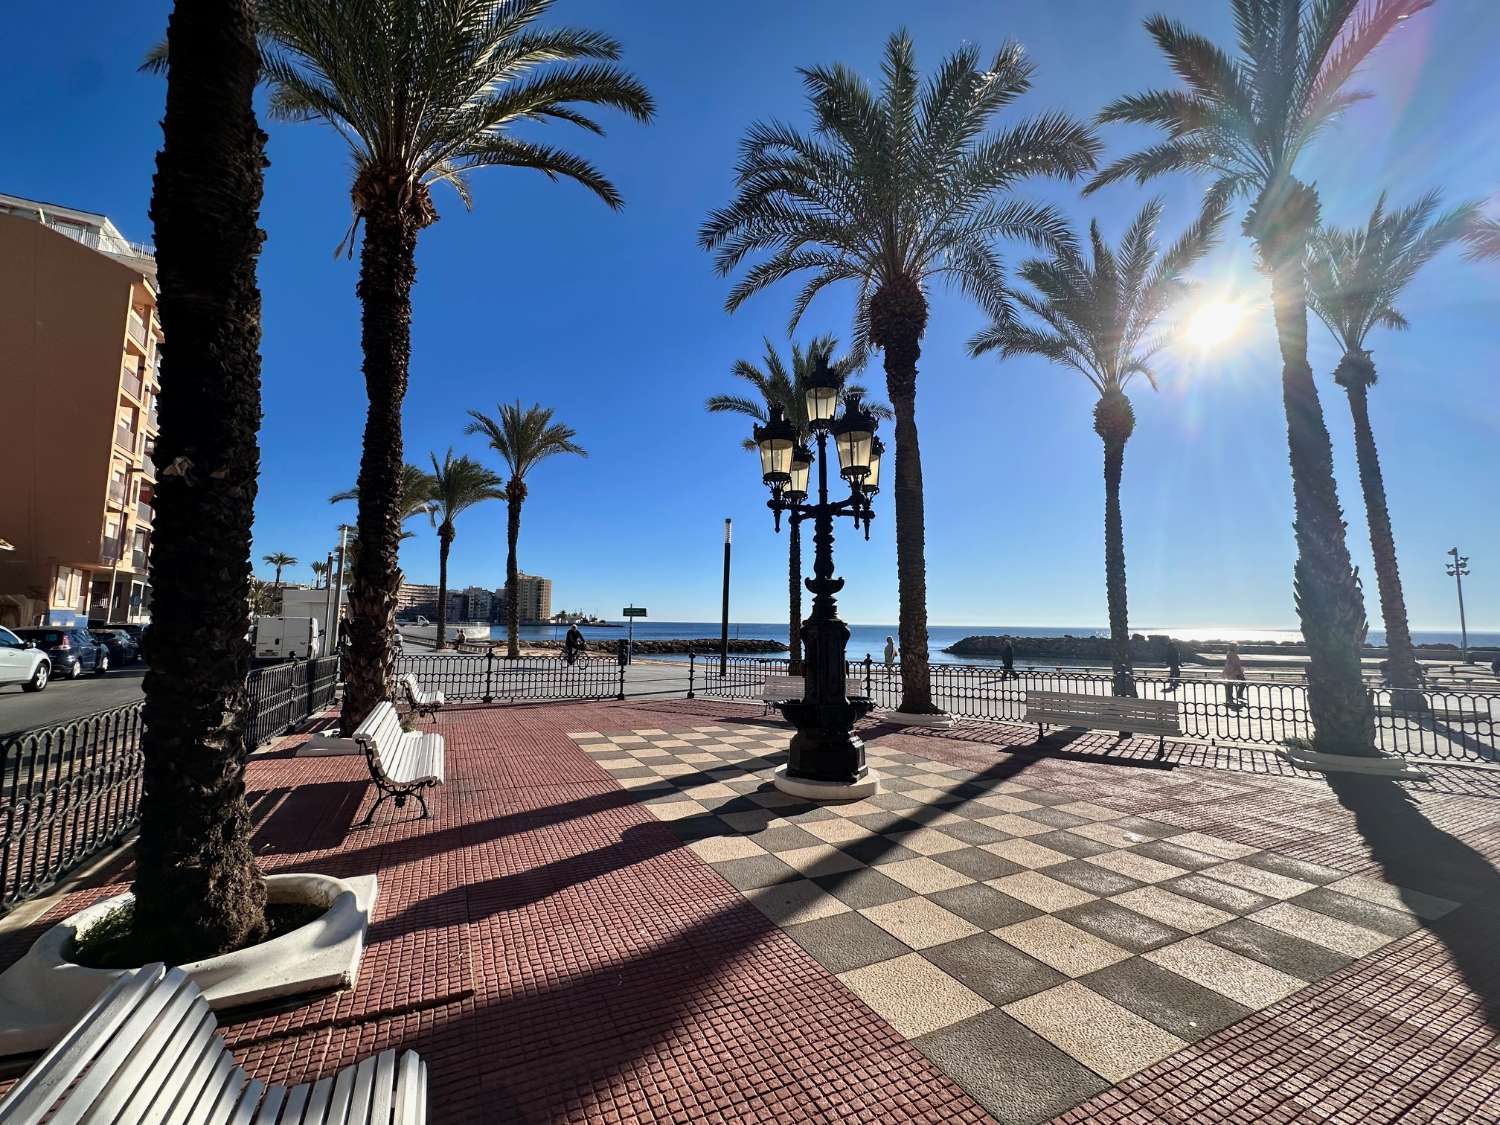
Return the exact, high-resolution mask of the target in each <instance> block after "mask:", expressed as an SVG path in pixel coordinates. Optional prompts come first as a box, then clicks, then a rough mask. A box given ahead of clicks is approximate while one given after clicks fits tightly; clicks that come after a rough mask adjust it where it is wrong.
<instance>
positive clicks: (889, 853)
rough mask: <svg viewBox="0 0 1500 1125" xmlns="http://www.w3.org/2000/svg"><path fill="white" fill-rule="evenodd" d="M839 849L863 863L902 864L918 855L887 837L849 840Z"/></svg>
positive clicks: (840, 845)
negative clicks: (903, 861)
mask: <svg viewBox="0 0 1500 1125" xmlns="http://www.w3.org/2000/svg"><path fill="white" fill-rule="evenodd" d="M837 847H838V849H839V850H840V851H843V852H848V853H849V854H850V855H852V856H853V857H854V858H855V859H857V860H859V861H860V862H861V863H866V864H871V865H873V864H877V863H900V862H901V861H902V860H906V859H916V858H917V853H916V852H914V851H912V850H911V849H910V848H903V847H902V846H901V845H900V844H898V843H896V842H895V841H894V840H891V839H888V838H886V837H885V836H866V837H865V838H864V839H863V840H847V841H844V842H842V843H839V844H838V845H837Z"/></svg>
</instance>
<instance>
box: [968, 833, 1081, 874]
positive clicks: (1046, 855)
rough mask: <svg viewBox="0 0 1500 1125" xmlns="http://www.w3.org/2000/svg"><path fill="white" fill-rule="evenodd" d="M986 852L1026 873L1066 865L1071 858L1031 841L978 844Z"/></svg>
mask: <svg viewBox="0 0 1500 1125" xmlns="http://www.w3.org/2000/svg"><path fill="white" fill-rule="evenodd" d="M979 846H980V847H981V848H983V849H984V850H985V851H987V852H991V853H993V854H994V855H997V856H999V857H1000V858H1001V859H1008V860H1010V861H1011V862H1012V863H1019V864H1020V865H1021V866H1022V867H1024V868H1026V869H1027V870H1028V871H1035V870H1038V869H1039V868H1046V867H1050V866H1051V865H1052V864H1054V863H1066V862H1068V860H1069V859H1070V858H1071V857H1070V856H1068V855H1067V854H1066V853H1064V852H1057V851H1053V850H1052V849H1051V848H1044V847H1042V845H1041V844H1038V843H1034V842H1033V841H1031V840H1001V841H1000V842H999V843H995V844H980V845H979Z"/></svg>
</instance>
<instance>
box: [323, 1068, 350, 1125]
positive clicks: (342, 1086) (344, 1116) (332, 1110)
mask: <svg viewBox="0 0 1500 1125" xmlns="http://www.w3.org/2000/svg"><path fill="white" fill-rule="evenodd" d="M353 1092H354V1068H353V1067H352V1066H346V1067H344V1068H343V1069H342V1070H340V1071H339V1072H338V1073H337V1074H336V1075H334V1076H333V1096H332V1098H331V1099H330V1100H329V1103H328V1120H327V1121H326V1122H325V1125H349V1098H350V1096H351V1095H352V1094H353Z"/></svg>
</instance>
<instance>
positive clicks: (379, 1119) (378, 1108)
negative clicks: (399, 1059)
mask: <svg viewBox="0 0 1500 1125" xmlns="http://www.w3.org/2000/svg"><path fill="white" fill-rule="evenodd" d="M395 1078H396V1052H395V1051H394V1050H393V1049H391V1048H386V1049H385V1050H384V1051H381V1052H380V1054H378V1055H376V1056H375V1088H374V1089H373V1090H372V1091H371V1097H370V1121H371V1122H374V1123H377V1125H385V1123H386V1122H387V1121H389V1120H390V1119H391V1098H392V1095H394V1094H395V1092H396V1091H395Z"/></svg>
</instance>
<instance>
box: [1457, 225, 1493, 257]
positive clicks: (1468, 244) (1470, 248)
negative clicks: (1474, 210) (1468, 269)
mask: <svg viewBox="0 0 1500 1125" xmlns="http://www.w3.org/2000/svg"><path fill="white" fill-rule="evenodd" d="M1464 246H1465V249H1464V257H1465V258H1467V259H1468V260H1469V261H1471V262H1483V261H1489V260H1493V259H1497V258H1500V219H1488V218H1484V219H1477V220H1475V222H1474V224H1473V225H1472V226H1471V227H1470V228H1469V230H1468V232H1467V233H1466V234H1465V235H1464Z"/></svg>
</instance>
